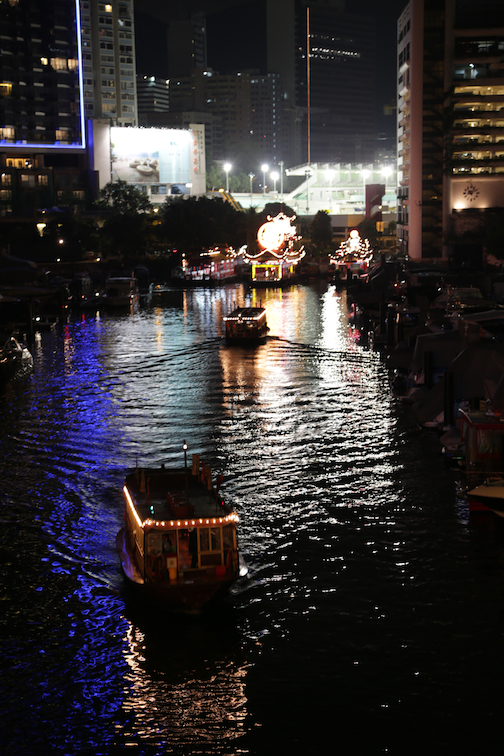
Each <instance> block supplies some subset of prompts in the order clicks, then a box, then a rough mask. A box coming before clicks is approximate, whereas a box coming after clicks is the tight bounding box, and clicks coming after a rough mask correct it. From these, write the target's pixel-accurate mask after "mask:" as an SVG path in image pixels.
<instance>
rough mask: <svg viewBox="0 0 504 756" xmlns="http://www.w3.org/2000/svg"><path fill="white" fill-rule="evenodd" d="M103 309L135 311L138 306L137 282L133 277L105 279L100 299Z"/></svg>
mask: <svg viewBox="0 0 504 756" xmlns="http://www.w3.org/2000/svg"><path fill="white" fill-rule="evenodd" d="M101 301H102V303H103V305H104V306H105V307H123V308H124V307H129V308H130V309H131V310H135V309H137V308H138V307H139V305H140V292H139V289H138V281H137V279H136V278H134V277H128V276H117V277H111V278H107V281H106V284H105V293H104V295H103V297H102V300H101Z"/></svg>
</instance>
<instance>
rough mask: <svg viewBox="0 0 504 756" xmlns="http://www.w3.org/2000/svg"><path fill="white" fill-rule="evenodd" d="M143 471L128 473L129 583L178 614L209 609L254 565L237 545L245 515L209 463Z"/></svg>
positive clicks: (121, 537) (122, 540)
mask: <svg viewBox="0 0 504 756" xmlns="http://www.w3.org/2000/svg"><path fill="white" fill-rule="evenodd" d="M186 449H187V447H186V445H185V443H184V458H185V465H184V468H183V469H175V470H169V469H165V467H164V466H161V467H160V468H143V469H138V468H137V469H136V470H135V471H133V472H132V473H130V474H129V475H127V477H126V479H125V482H124V486H123V495H124V502H125V509H124V522H125V524H124V527H123V528H121V530H120V531H119V533H118V534H117V541H116V542H117V548H118V551H119V555H120V558H121V563H122V567H123V571H124V573H125V575H126V578H127V580H128V584H129V585H130V586H131V587H132V588H133V589H134V590H136V591H137V593H141V594H143V595H144V596H146V597H148V598H149V599H154V600H155V601H160V602H161V603H162V604H163V605H164V606H165V607H166V608H168V609H170V610H173V611H183V612H189V613H198V612H201V611H202V610H203V609H204V607H205V606H206V605H207V604H208V603H209V602H211V601H212V602H213V601H215V600H216V599H217V598H218V597H219V596H222V595H223V594H225V593H226V591H227V590H228V589H229V588H230V586H231V585H232V584H233V583H234V582H235V581H236V580H237V579H238V578H239V577H242V576H244V575H246V574H247V567H246V565H245V563H244V561H243V559H242V557H241V555H240V554H239V551H238V544H237V524H238V519H239V518H238V515H237V513H236V511H234V510H233V509H231V507H229V506H228V505H227V504H226V503H225V502H224V500H223V498H222V496H221V495H220V493H219V486H220V483H221V482H222V479H221V478H218V479H217V481H216V485H215V486H214V485H213V483H212V474H211V469H210V467H209V466H207V465H205V464H202V465H201V466H200V462H199V455H197V454H194V455H193V458H192V469H188V467H187V458H186Z"/></svg>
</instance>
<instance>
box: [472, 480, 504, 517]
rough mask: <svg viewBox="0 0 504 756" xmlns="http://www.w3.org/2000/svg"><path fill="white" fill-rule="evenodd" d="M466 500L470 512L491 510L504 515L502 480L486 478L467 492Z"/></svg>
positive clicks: (503, 485)
mask: <svg viewBox="0 0 504 756" xmlns="http://www.w3.org/2000/svg"><path fill="white" fill-rule="evenodd" d="M467 502H468V504H469V509H470V511H471V512H488V511H489V510H491V511H492V512H495V514H497V515H499V516H500V517H504V480H503V479H502V478H499V479H496V480H492V479H488V480H486V481H485V482H484V483H482V484H481V485H480V486H476V488H473V489H471V490H470V491H468V492H467Z"/></svg>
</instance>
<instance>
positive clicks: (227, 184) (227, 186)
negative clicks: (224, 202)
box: [224, 163, 233, 192]
mask: <svg viewBox="0 0 504 756" xmlns="http://www.w3.org/2000/svg"><path fill="white" fill-rule="evenodd" d="M232 167H233V166H232V165H231V163H224V170H225V171H226V192H229V171H230V170H231V168H232Z"/></svg>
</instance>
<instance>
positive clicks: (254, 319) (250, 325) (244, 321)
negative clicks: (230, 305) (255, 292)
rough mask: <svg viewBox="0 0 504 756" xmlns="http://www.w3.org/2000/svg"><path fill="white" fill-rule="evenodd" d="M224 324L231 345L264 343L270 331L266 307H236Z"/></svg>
mask: <svg viewBox="0 0 504 756" xmlns="http://www.w3.org/2000/svg"><path fill="white" fill-rule="evenodd" d="M224 323H225V326H226V341H227V342H229V343H245V344H250V343H259V342H263V341H265V340H266V336H267V335H268V331H269V328H268V324H267V322H266V310H265V309H264V307H236V308H235V309H234V310H233V311H232V312H230V313H229V315H226V317H225V318H224Z"/></svg>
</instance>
